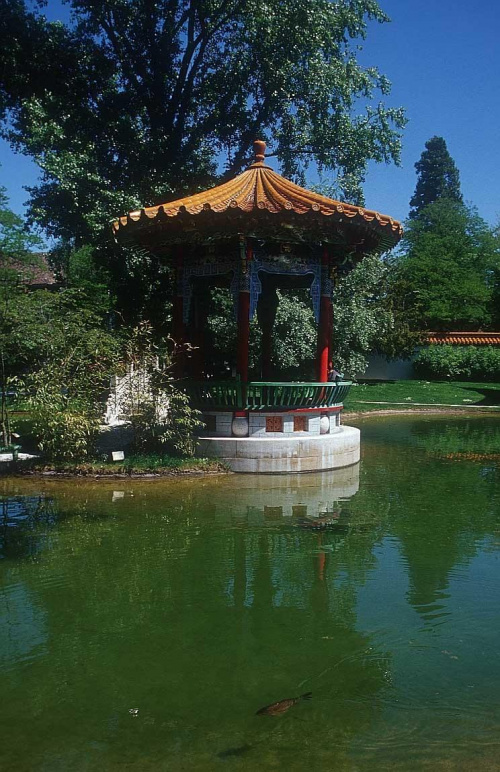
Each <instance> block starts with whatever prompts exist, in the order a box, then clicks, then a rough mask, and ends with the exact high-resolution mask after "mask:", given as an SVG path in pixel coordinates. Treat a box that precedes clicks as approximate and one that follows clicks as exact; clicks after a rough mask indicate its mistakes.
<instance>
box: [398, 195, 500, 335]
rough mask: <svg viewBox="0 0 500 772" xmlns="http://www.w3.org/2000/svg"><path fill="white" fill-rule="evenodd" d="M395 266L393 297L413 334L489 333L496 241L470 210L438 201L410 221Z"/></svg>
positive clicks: (498, 258) (499, 256)
mask: <svg viewBox="0 0 500 772" xmlns="http://www.w3.org/2000/svg"><path fill="white" fill-rule="evenodd" d="M402 250H403V252H402V254H401V255H400V256H399V257H398V258H397V260H396V261H395V265H394V271H395V282H394V286H393V291H394V294H395V295H396V296H397V297H399V301H400V307H401V308H402V311H404V312H405V313H406V314H407V316H408V320H409V322H410V324H411V326H412V327H413V329H431V330H449V329H453V328H455V329H459V330H477V329H484V328H488V327H489V326H490V325H491V323H492V318H493V314H494V307H493V302H494V291H495V276H497V275H498V271H499V268H500V249H499V243H498V240H497V239H495V237H494V234H493V233H492V231H491V229H490V228H489V227H488V225H487V224H486V223H485V222H484V220H482V218H481V217H480V216H479V215H478V213H477V211H476V210H475V209H474V208H473V207H467V206H465V205H464V204H461V203H458V202H456V201H453V200H451V199H449V198H441V199H439V200H437V201H435V202H434V203H432V204H429V205H428V206H426V207H425V208H424V209H422V211H421V212H420V213H419V216H418V217H417V218H414V219H412V220H409V222H408V224H407V230H406V232H405V236H404V239H403V242H402Z"/></svg>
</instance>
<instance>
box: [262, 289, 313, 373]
mask: <svg viewBox="0 0 500 772" xmlns="http://www.w3.org/2000/svg"><path fill="white" fill-rule="evenodd" d="M278 297H279V306H278V311H277V313H276V320H275V323H274V329H273V339H272V363H273V366H274V369H275V371H277V372H278V373H279V378H280V379H283V380H287V379H290V380H303V379H309V378H313V379H314V378H315V374H314V367H315V356H316V345H317V337H318V333H317V325H316V322H315V319H314V315H313V311H312V304H311V296H310V293H309V290H296V291H284V290H281V291H278Z"/></svg>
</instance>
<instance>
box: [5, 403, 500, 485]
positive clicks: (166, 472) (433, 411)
mask: <svg viewBox="0 0 500 772" xmlns="http://www.w3.org/2000/svg"><path fill="white" fill-rule="evenodd" d="M490 407H493V409H490ZM495 407H496V406H484V407H481V406H477V407H476V408H475V409H474V407H473V406H471V405H467V406H465V405H464V406H463V407H462V406H461V405H449V406H445V405H439V406H436V407H432V406H431V405H429V406H425V407H424V406H418V407H417V406H416V405H415V406H411V407H410V406H408V407H406V408H387V409H381V410H352V411H349V412H348V413H344V418H345V423H346V425H349V420H350V419H353V420H354V421H356V420H358V419H366V418H376V417H377V416H382V417H387V416H389V415H397V416H402V415H455V416H456V415H462V416H463V417H464V418H471V417H472V416H478V415H484V414H487V413H490V414H492V415H495V414H496V415H500V413H499V412H497V411H498V408H496V409H495ZM21 463H22V461H21ZM4 464H5V466H4ZM12 464H13V462H12V461H4V462H2V464H0V480H2V479H7V478H9V477H10V478H17V479H20V478H29V479H40V480H51V479H57V480H61V479H66V480H68V479H74V480H89V481H90V480H99V481H103V480H104V481H105V480H109V481H112V480H144V481H150V480H151V481H152V480H164V479H168V478H172V479H179V478H189V477H215V476H217V475H231V474H235V472H232V471H231V470H230V469H226V468H224V467H223V465H222V464H220V466H219V468H217V462H216V461H214V467H216V468H214V469H196V468H193V469H189V468H188V469H175V468H174V469H163V470H161V471H155V472H151V471H144V472H141V471H131V472H123V471H121V472H118V471H116V472H114V471H112V470H110V471H109V472H102V471H98V470H97V469H96V471H92V469H91V468H88V467H86V465H85V464H82V467H85V468H82V469H80V470H78V468H77V469H75V470H67V471H66V470H59V469H54V468H50V465H47V466H48V468H47V469H40V470H36V469H19V468H18V469H12ZM2 466H3V469H2Z"/></svg>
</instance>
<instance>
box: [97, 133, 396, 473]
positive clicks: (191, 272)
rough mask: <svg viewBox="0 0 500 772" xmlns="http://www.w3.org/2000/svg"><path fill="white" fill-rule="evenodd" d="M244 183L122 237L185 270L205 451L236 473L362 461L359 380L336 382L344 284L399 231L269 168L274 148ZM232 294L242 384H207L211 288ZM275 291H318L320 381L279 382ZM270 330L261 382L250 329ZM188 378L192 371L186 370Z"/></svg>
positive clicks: (158, 215) (180, 301) (258, 145)
mask: <svg viewBox="0 0 500 772" xmlns="http://www.w3.org/2000/svg"><path fill="white" fill-rule="evenodd" d="M254 144H255V161H254V162H253V163H252V164H251V165H250V166H249V168H248V169H247V170H246V171H245V172H243V173H242V174H240V175H238V176H237V177H235V178H234V179H232V180H230V181H229V182H226V183H224V184H222V185H218V186H217V187H215V188H211V189H210V190H207V191H205V192H203V193H197V194H196V195H193V196H189V197H187V198H182V199H179V200H177V201H172V202H171V203H166V204H162V205H159V206H152V207H147V208H145V209H140V210H137V211H134V212H130V213H129V214H128V215H126V216H124V217H120V218H119V219H118V220H116V221H115V222H114V223H113V226H112V227H113V231H114V234H115V238H116V239H117V240H118V241H120V242H122V243H127V242H128V243H134V244H136V245H140V246H141V247H142V248H144V249H146V250H148V251H149V252H151V253H153V254H156V255H158V256H159V257H160V258H163V259H165V260H169V261H171V262H172V263H173V265H174V266H175V274H176V276H175V279H176V281H175V287H176V289H175V297H174V301H173V320H172V337H173V339H174V340H175V341H176V342H178V343H184V342H190V343H192V344H193V346H195V350H194V355H193V357H192V360H191V362H190V363H189V365H190V373H189V376H190V377H189V378H188V379H186V380H184V383H185V387H186V388H187V389H188V390H189V392H190V395H191V399H192V402H193V404H194V406H195V407H197V408H199V409H200V410H201V411H202V413H203V419H204V421H205V424H206V427H207V430H206V432H205V433H204V434H203V436H202V437H201V440H200V452H201V453H202V454H203V455H212V456H218V457H221V458H223V459H224V460H225V461H226V462H227V463H228V464H229V466H230V467H231V468H232V469H234V470H235V471H241V472H302V471H315V470H319V469H332V468H337V467H341V466H347V465H349V464H352V463H356V461H358V460H359V431H358V430H357V429H354V428H352V427H348V426H343V425H341V423H340V415H341V411H342V407H343V405H342V402H343V399H344V398H345V396H346V394H347V392H348V390H349V388H350V385H351V384H350V382H349V381H341V382H336V383H330V382H328V381H327V372H328V363H329V362H330V361H332V359H333V361H335V358H334V356H333V355H332V354H333V352H332V350H331V346H332V320H333V315H332V293H333V291H334V287H335V283H336V280H337V279H338V278H339V277H340V276H341V275H342V274H345V273H346V272H348V271H349V270H350V269H351V268H353V266H354V265H355V264H356V262H358V261H359V260H361V259H362V258H363V256H364V255H365V254H367V253H369V252H374V251H383V250H385V249H388V248H390V247H392V246H394V245H395V244H396V243H397V242H398V241H399V239H400V237H401V233H402V229H401V225H400V223H399V222H397V221H396V220H393V219H392V218H391V217H388V216H386V215H381V214H379V213H378V212H375V211H371V210H369V209H364V208H362V207H357V206H353V205H351V204H345V203H341V202H339V201H335V200H333V199H330V198H326V197H325V196H321V195H319V194H318V193H314V192H313V191H310V190H306V189H305V188H302V187H300V186H298V185H295V184H294V183H292V182H290V181H289V180H287V179H285V178H284V177H282V176H281V175H279V174H277V173H276V172H275V171H273V170H272V169H271V168H270V167H269V166H266V164H265V143H264V142H262V141H257V142H255V143H254ZM214 284H222V285H224V284H225V285H226V286H229V287H230V289H231V294H232V297H233V301H234V313H235V316H236V319H237V359H236V373H235V374H234V377H231V378H228V379H225V380H213V379H212V378H207V377H206V376H205V375H204V373H205V372H206V369H205V367H204V362H203V357H204V351H205V347H204V342H203V341H204V330H205V327H206V319H207V309H208V306H207V302H206V298H207V287H209V286H213V285H214ZM277 287H292V288H295V287H309V289H310V293H311V298H312V306H313V310H314V315H315V318H316V321H317V324H318V344H317V356H316V381H313V382H284V381H272V380H270V374H271V343H272V331H273V324H274V319H275V316H276V311H277V305H278V299H277V295H276V289H277ZM255 313H257V317H258V320H259V324H260V327H261V330H262V343H261V369H260V371H261V377H262V380H260V381H251V380H249V371H248V346H249V333H250V320H251V319H252V317H253V316H254V314H255ZM184 374H185V373H184Z"/></svg>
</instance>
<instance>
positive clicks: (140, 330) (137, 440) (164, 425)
mask: <svg viewBox="0 0 500 772" xmlns="http://www.w3.org/2000/svg"><path fill="white" fill-rule="evenodd" d="M171 349H172V341H169V340H166V341H165V340H163V341H160V342H159V343H157V342H156V341H155V340H154V336H153V330H152V327H151V325H150V324H149V323H147V322H143V323H142V324H141V325H139V326H138V327H136V328H135V329H134V330H132V334H131V336H130V340H129V341H128V344H127V357H126V366H127V368H128V372H129V375H128V377H127V379H126V382H125V384H126V385H125V392H124V405H123V415H124V417H125V418H126V419H127V420H128V421H129V422H130V424H131V426H132V429H133V431H134V448H135V450H136V452H139V453H161V454H164V453H173V454H175V455H180V456H193V455H194V453H195V450H196V438H195V435H196V432H197V431H198V430H199V429H201V428H202V426H203V423H202V421H201V420H200V418H201V413H200V412H199V411H198V410H195V409H194V408H192V407H191V405H190V404H189V398H188V396H187V395H186V394H184V392H182V391H181V390H180V389H178V388H177V387H176V385H175V383H174V380H173V376H172V365H173V360H172V350H171Z"/></svg>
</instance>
